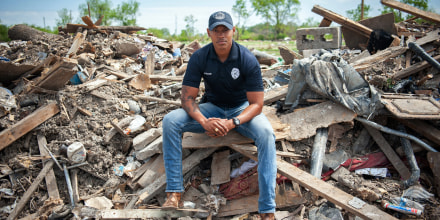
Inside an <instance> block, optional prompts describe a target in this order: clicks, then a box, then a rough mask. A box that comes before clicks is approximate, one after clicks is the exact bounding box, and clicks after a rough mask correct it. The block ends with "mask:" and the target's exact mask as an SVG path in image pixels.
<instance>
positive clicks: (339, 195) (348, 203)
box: [230, 145, 396, 220]
mask: <svg viewBox="0 0 440 220" xmlns="http://www.w3.org/2000/svg"><path fill="white" fill-rule="evenodd" d="M230 147H231V148H232V149H234V150H236V151H238V152H240V153H241V154H243V155H245V156H247V157H249V158H251V159H253V160H256V161H257V160H258V157H257V155H256V154H253V153H249V151H248V149H249V148H250V147H249V146H240V145H231V146H230ZM253 148H256V147H255V146H253ZM277 168H278V172H279V173H280V174H281V175H283V176H285V177H287V178H289V179H290V180H293V181H294V182H296V183H298V184H299V185H301V186H303V187H305V188H307V189H309V190H311V191H312V192H313V193H315V194H317V195H319V196H321V197H323V198H325V199H327V200H329V201H330V202H332V203H334V204H336V205H338V206H340V207H341V208H342V209H344V210H346V211H348V212H350V213H352V214H354V215H356V216H359V217H361V218H363V219H372V220H373V219H382V220H385V219H396V218H394V217H393V216H391V215H389V214H388V213H386V212H384V211H382V210H380V209H378V208H377V207H376V206H374V205H370V204H367V203H365V202H364V201H362V200H361V199H359V198H356V197H354V196H352V195H350V194H348V193H346V192H344V191H342V190H340V189H339V188H337V187H335V186H332V185H331V184H329V183H327V182H324V181H322V180H320V179H318V178H316V177H314V176H313V175H312V174H310V173H307V172H305V171H303V170H301V169H299V168H297V167H295V166H294V165H292V164H290V163H288V162H286V161H284V160H282V159H277ZM353 203H356V204H357V206H356V207H354V206H353Z"/></svg>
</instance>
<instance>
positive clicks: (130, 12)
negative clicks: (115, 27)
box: [110, 0, 139, 26]
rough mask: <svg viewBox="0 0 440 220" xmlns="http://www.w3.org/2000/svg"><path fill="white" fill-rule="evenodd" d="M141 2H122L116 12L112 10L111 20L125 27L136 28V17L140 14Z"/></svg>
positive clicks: (133, 0) (134, 0) (131, 0)
mask: <svg viewBox="0 0 440 220" xmlns="http://www.w3.org/2000/svg"><path fill="white" fill-rule="evenodd" d="M138 11H139V2H137V1H136V0H130V2H122V4H120V5H118V6H117V7H116V9H115V10H112V13H111V14H110V18H112V19H113V20H116V21H119V22H120V23H121V25H123V26H136V16H137V15H138V14H139V12H138Z"/></svg>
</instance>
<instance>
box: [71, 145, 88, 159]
mask: <svg viewBox="0 0 440 220" xmlns="http://www.w3.org/2000/svg"><path fill="white" fill-rule="evenodd" d="M86 155H87V152H86V149H85V148H84V145H83V144H82V143H81V142H73V143H72V144H71V145H69V146H68V147H67V158H69V160H70V161H72V163H82V162H84V161H85V160H86Z"/></svg>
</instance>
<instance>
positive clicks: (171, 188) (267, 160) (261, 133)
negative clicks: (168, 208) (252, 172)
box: [162, 102, 277, 213]
mask: <svg viewBox="0 0 440 220" xmlns="http://www.w3.org/2000/svg"><path fill="white" fill-rule="evenodd" d="M248 105H249V103H248V102H245V103H243V104H242V105H240V106H237V107H234V108H228V107H218V106H216V105H214V104H212V103H203V104H199V108H200V111H201V113H202V114H203V115H204V116H205V117H206V118H212V117H216V118H227V119H230V118H232V117H234V116H238V115H239V114H240V113H241V112H242V111H243V110H244V109H245V108H246V107H247V106H248ZM162 128H163V135H162V138H163V143H162V145H163V146H162V147H163V158H164V163H165V173H166V181H167V186H166V190H165V191H166V192H183V191H184V188H183V173H182V135H183V133H184V132H194V133H203V132H205V129H204V128H203V127H202V126H201V125H200V124H199V123H198V122H197V121H196V120H194V119H192V118H191V117H190V116H189V115H188V114H187V113H186V111H185V110H183V109H176V110H173V111H171V112H170V113H168V114H167V115H165V117H164V118H163V121H162ZM235 130H237V131H238V132H239V133H241V134H242V135H244V136H246V137H249V138H251V139H252V140H254V141H255V145H256V146H257V148H258V185H259V191H260V196H259V199H258V210H259V212H260V213H275V206H276V205H275V185H276V174H277V165H276V148H275V135H274V132H273V129H272V126H271V124H270V122H269V120H268V119H267V118H266V116H264V114H263V113H261V114H259V115H257V116H256V117H254V118H253V119H252V120H251V121H249V122H247V123H244V124H241V125H240V126H239V127H237V128H235Z"/></svg>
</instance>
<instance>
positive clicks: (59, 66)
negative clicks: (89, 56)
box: [25, 57, 78, 93]
mask: <svg viewBox="0 0 440 220" xmlns="http://www.w3.org/2000/svg"><path fill="white" fill-rule="evenodd" d="M77 65H78V61H77V60H76V59H69V58H65V57H62V58H59V59H58V60H57V62H56V63H55V64H54V65H52V66H51V67H50V69H49V71H48V72H47V73H46V74H44V75H42V76H41V77H39V78H37V79H36V80H35V81H34V82H32V83H30V85H29V86H28V87H27V88H26V90H25V91H26V92H27V93H32V92H36V91H38V89H39V88H42V89H47V90H59V89H60V88H62V87H64V85H65V84H66V83H67V81H69V80H70V78H72V76H74V75H75V74H76V72H77V69H76V66H77Z"/></svg>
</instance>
